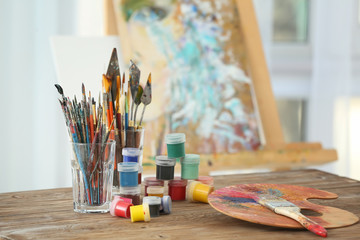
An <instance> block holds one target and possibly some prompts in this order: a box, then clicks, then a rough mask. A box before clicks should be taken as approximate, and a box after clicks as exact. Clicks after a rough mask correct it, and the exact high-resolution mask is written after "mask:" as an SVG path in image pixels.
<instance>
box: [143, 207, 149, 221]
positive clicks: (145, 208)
mask: <svg viewBox="0 0 360 240" xmlns="http://www.w3.org/2000/svg"><path fill="white" fill-rule="evenodd" d="M142 206H143V210H144V221H145V222H149V221H150V208H149V204H147V203H144V204H143V205H142Z"/></svg>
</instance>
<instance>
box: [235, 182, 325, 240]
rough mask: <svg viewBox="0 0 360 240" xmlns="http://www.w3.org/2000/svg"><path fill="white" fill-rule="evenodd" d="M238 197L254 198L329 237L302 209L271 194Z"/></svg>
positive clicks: (245, 193) (241, 193)
mask: <svg viewBox="0 0 360 240" xmlns="http://www.w3.org/2000/svg"><path fill="white" fill-rule="evenodd" d="M250 191H252V192H259V189H250ZM236 197H245V198H252V199H254V200H255V201H256V202H258V203H259V204H261V205H262V206H264V207H266V208H268V209H270V210H272V211H273V212H275V213H277V214H280V215H283V216H286V217H289V218H291V219H294V220H295V221H297V222H299V223H300V224H301V225H302V226H303V227H304V228H306V229H308V230H309V231H311V232H313V233H315V234H317V235H319V236H321V237H326V236H327V231H326V229H325V228H324V227H322V226H320V225H319V224H318V223H316V222H314V221H313V220H311V219H309V218H308V217H306V216H304V215H303V214H301V213H300V210H301V209H300V208H299V207H298V206H296V205H295V204H293V203H291V202H289V201H287V200H285V199H283V198H281V197H278V196H275V195H271V194H254V193H251V192H239V193H236Z"/></svg>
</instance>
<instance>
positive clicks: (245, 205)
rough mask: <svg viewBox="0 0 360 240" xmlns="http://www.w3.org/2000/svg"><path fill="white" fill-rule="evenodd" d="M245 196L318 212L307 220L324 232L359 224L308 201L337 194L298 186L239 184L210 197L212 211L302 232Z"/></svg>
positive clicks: (354, 218) (352, 217) (344, 214)
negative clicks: (274, 199) (263, 196)
mask: <svg viewBox="0 0 360 240" xmlns="http://www.w3.org/2000/svg"><path fill="white" fill-rule="evenodd" d="M244 194H245V195H247V194H252V195H254V194H255V195H256V194H272V195H276V196H277V197H281V198H284V199H285V200H287V201H290V202H292V203H294V204H295V205H297V206H298V207H299V208H301V209H308V210H312V211H315V212H318V213H320V216H308V217H309V218H310V219H312V220H314V221H316V222H317V223H319V224H320V225H322V226H323V227H325V228H337V227H344V226H348V225H352V224H354V223H356V222H357V221H359V218H358V217H357V216H355V215H354V214H352V213H350V212H348V211H345V210H342V209H339V208H334V207H329V206H322V205H317V204H314V203H311V202H309V201H307V199H310V198H312V199H335V198H337V197H338V196H337V195H336V194H334V193H331V192H326V191H321V190H318V189H314V188H308V187H302V186H295V185H285V184H240V185H235V186H229V187H225V188H221V189H218V190H216V191H214V192H213V193H211V194H210V196H209V198H208V200H209V203H210V205H211V206H212V207H213V208H215V209H216V210H217V211H219V212H221V213H224V214H226V215H228V216H230V217H234V218H238V219H241V220H245V221H248V222H253V223H258V224H263V225H268V226H276V227H285V228H303V227H302V226H301V225H300V224H299V223H298V222H296V221H294V220H292V219H290V218H287V217H284V216H281V215H278V214H276V213H274V212H272V211H271V210H269V209H267V208H266V207H264V206H262V205H260V204H258V203H257V202H256V201H255V200H253V199H252V198H247V197H239V196H244ZM305 215H306V214H305Z"/></svg>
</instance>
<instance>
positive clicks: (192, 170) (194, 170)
mask: <svg viewBox="0 0 360 240" xmlns="http://www.w3.org/2000/svg"><path fill="white" fill-rule="evenodd" d="M199 164H200V156H199V155H197V154H186V155H185V157H184V158H183V159H181V178H183V179H197V178H198V177H199Z"/></svg>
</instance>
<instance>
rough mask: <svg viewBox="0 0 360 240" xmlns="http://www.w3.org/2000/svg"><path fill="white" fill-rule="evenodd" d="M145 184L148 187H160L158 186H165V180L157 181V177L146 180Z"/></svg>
mask: <svg viewBox="0 0 360 240" xmlns="http://www.w3.org/2000/svg"><path fill="white" fill-rule="evenodd" d="M144 184H145V185H146V186H158V185H162V186H164V180H159V179H156V177H147V178H145V179H144Z"/></svg>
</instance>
